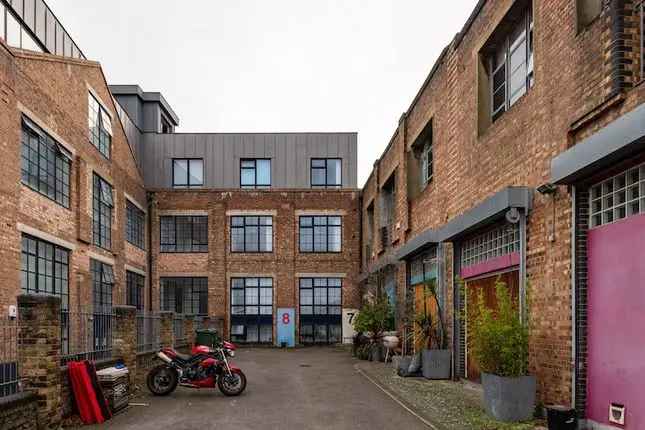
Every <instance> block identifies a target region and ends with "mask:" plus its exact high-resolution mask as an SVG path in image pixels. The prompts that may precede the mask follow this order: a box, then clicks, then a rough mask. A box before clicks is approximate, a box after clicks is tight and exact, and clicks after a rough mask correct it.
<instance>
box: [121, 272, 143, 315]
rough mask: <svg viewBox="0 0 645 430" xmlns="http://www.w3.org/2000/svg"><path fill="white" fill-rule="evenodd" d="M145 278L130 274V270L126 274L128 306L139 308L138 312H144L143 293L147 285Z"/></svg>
mask: <svg viewBox="0 0 645 430" xmlns="http://www.w3.org/2000/svg"><path fill="white" fill-rule="evenodd" d="M145 279H146V278H145V277H144V276H143V275H140V274H138V273H134V272H130V271H129V270H128V271H126V272H125V281H126V304H127V305H128V306H134V307H135V308H137V311H142V310H143V305H144V301H143V291H144V288H145V287H144V285H145Z"/></svg>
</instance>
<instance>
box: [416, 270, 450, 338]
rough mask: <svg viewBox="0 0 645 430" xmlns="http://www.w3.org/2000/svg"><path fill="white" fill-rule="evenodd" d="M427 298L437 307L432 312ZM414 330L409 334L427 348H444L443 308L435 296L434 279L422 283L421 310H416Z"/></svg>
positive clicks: (435, 285) (435, 284)
mask: <svg viewBox="0 0 645 430" xmlns="http://www.w3.org/2000/svg"><path fill="white" fill-rule="evenodd" d="M428 298H431V299H432V300H433V302H434V305H435V308H436V309H437V312H436V314H433V313H432V312H431V311H430V310H429V309H428ZM414 325H415V332H414V333H411V334H410V336H412V337H414V336H418V337H419V338H420V340H421V344H422V345H424V346H425V347H426V348H428V349H432V348H435V349H445V348H446V336H445V329H444V322H443V310H442V308H441V303H439V297H438V296H437V282H436V280H435V279H429V280H426V281H425V282H424V284H423V311H417V313H416V314H415V318H414Z"/></svg>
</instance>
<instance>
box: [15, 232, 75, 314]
mask: <svg viewBox="0 0 645 430" xmlns="http://www.w3.org/2000/svg"><path fill="white" fill-rule="evenodd" d="M69 257H70V251H69V250H67V249H65V248H62V247H60V246H58V245H54V244H52V243H49V242H45V241H44V240H41V239H38V238H36V237H33V236H29V235H27V234H23V235H22V253H21V268H20V286H21V289H22V292H23V293H25V294H41V295H48V296H56V297H60V299H61V308H63V309H67V308H68V306H69Z"/></svg>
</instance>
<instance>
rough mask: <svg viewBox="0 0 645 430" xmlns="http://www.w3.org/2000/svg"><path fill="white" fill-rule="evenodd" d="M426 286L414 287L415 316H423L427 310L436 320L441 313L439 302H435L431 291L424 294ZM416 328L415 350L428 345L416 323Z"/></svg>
mask: <svg viewBox="0 0 645 430" xmlns="http://www.w3.org/2000/svg"><path fill="white" fill-rule="evenodd" d="M424 288H425V285H424V284H420V285H416V286H415V287H414V311H415V316H416V317H417V318H418V317H419V316H423V315H424V312H427V314H428V315H429V316H430V317H432V319H433V321H435V318H437V315H438V314H439V311H438V309H437V304H436V303H435V300H434V298H433V297H432V295H431V294H430V293H425V294H424ZM424 299H425V300H424ZM424 301H425V304H424ZM414 329H415V336H414V350H415V351H421V350H422V349H425V348H426V347H427V345H424V344H423V343H424V342H423V340H422V339H421V336H420V335H419V333H418V331H417V330H418V326H416V325H415V327H414Z"/></svg>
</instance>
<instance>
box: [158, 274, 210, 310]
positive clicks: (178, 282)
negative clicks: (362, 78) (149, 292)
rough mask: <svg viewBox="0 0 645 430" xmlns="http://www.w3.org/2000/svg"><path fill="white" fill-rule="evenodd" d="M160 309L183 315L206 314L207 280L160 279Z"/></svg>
mask: <svg viewBox="0 0 645 430" xmlns="http://www.w3.org/2000/svg"><path fill="white" fill-rule="evenodd" d="M159 282H160V284H161V309H162V310H164V311H172V312H177V313H180V314H185V315H207V314H208V278H190V277H186V278H161V279H160V280H159Z"/></svg>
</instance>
